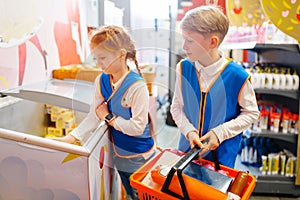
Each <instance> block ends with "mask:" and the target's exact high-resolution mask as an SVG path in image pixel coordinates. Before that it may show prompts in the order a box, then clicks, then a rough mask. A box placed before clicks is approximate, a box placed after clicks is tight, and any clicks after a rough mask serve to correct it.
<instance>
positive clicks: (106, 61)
mask: <svg viewBox="0 0 300 200" xmlns="http://www.w3.org/2000/svg"><path fill="white" fill-rule="evenodd" d="M92 52H93V55H94V57H95V58H96V60H97V63H98V65H99V67H100V68H101V69H102V70H103V72H104V73H106V74H113V73H114V72H116V71H118V68H119V67H120V66H121V65H120V63H121V60H122V59H121V54H118V53H117V52H111V51H108V50H106V49H104V48H102V47H97V48H96V49H93V50H92Z"/></svg>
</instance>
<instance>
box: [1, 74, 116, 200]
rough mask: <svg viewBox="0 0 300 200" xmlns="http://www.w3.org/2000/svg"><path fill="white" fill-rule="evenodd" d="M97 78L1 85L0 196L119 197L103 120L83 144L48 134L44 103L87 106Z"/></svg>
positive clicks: (78, 114) (79, 109)
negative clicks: (15, 85) (56, 139)
mask: <svg viewBox="0 0 300 200" xmlns="http://www.w3.org/2000/svg"><path fill="white" fill-rule="evenodd" d="M93 92H94V86H93V83H89V82H84V81H76V80H64V81H61V80H55V79H51V80H47V81H43V82H39V83H34V84H31V85H26V86H21V87H18V88H13V89H8V90H5V91H1V96H2V97H1V98H0V116H1V120H0V152H1V153H0V199H53V200H61V199H64V200H68V199H70V200H76V199H121V197H120V194H121V192H120V191H121V190H120V181H119V178H118V175H117V173H115V171H114V169H113V168H112V167H111V166H112V162H111V154H110V142H109V139H108V134H107V132H108V131H107V126H106V125H105V123H102V124H101V125H99V127H98V128H97V129H96V130H94V131H93V132H92V133H91V134H90V135H89V137H87V138H86V140H85V141H84V142H83V144H82V145H73V144H67V143H63V142H59V141H55V140H52V139H49V138H45V135H46V132H47V118H45V104H51V105H55V106H60V107H63V108H68V109H72V110H74V111H75V119H76V121H77V123H80V122H81V120H82V119H83V118H84V117H85V115H86V114H87V112H88V111H89V105H90V103H91V100H92V98H93Z"/></svg>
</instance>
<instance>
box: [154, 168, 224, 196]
mask: <svg viewBox="0 0 300 200" xmlns="http://www.w3.org/2000/svg"><path fill="white" fill-rule="evenodd" d="M161 169H162V168H161V166H157V167H156V168H155V169H154V170H152V171H151V177H152V180H153V181H154V182H155V183H157V184H159V185H161V186H162V185H163V184H164V182H165V180H166V176H165V175H163V174H162V173H161ZM182 177H183V180H184V183H185V185H186V188H187V192H188V194H189V197H190V199H205V200H215V199H219V200H222V199H227V196H228V195H227V194H225V193H223V192H221V191H219V190H216V189H214V188H213V187H211V186H209V185H207V184H205V183H203V182H201V181H198V180H196V179H194V178H192V177H190V176H187V175H185V174H182ZM169 190H171V191H173V192H175V193H177V194H179V195H181V196H183V193H182V189H181V186H180V184H179V179H178V176H177V174H176V173H175V175H174V176H173V179H172V181H171V183H170V186H169Z"/></svg>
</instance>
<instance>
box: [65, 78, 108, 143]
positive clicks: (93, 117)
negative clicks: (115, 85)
mask: <svg viewBox="0 0 300 200" xmlns="http://www.w3.org/2000/svg"><path fill="white" fill-rule="evenodd" d="M100 76H101V75H99V76H98V77H97V78H96V80H95V82H94V87H95V90H94V99H93V100H92V103H91V105H90V111H89V113H88V114H87V116H86V117H85V118H84V119H83V120H82V122H81V123H80V124H79V125H78V127H76V128H75V129H73V130H72V131H71V132H70V134H71V135H72V136H74V137H75V138H76V139H78V140H79V141H80V142H82V141H86V139H87V138H88V137H89V136H90V134H92V133H93V131H94V130H95V129H96V128H97V127H98V125H99V123H100V119H99V118H98V116H97V114H96V108H97V106H98V105H100V104H101V103H102V101H103V97H102V96H101V95H100V83H99V79H100Z"/></svg>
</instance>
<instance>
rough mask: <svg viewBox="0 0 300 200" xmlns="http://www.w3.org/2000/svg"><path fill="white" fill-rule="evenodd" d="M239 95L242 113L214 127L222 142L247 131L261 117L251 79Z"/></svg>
mask: <svg viewBox="0 0 300 200" xmlns="http://www.w3.org/2000/svg"><path fill="white" fill-rule="evenodd" d="M239 96H240V97H239V100H238V103H239V105H240V106H241V113H240V115H239V116H237V118H235V119H232V120H230V121H228V122H225V123H224V124H221V125H220V126H217V127H216V128H214V129H212V130H213V132H214V133H215V134H216V135H217V137H218V139H219V142H220V143H222V142H223V141H224V140H226V139H229V138H232V137H234V136H236V135H238V134H240V133H241V132H243V131H245V130H246V129H247V128H249V127H250V126H251V124H252V123H253V122H255V121H256V120H257V119H258V118H259V114H260V112H259V110H258V106H257V101H256V96H255V92H254V89H253V86H252V84H251V82H250V81H249V80H248V81H247V83H246V84H245V86H244V87H243V88H242V89H241V92H240V95H239Z"/></svg>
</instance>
